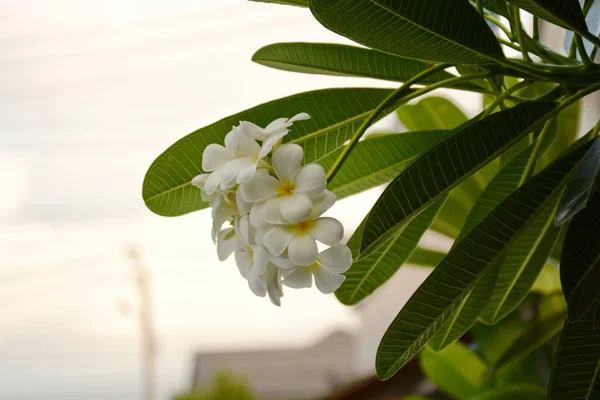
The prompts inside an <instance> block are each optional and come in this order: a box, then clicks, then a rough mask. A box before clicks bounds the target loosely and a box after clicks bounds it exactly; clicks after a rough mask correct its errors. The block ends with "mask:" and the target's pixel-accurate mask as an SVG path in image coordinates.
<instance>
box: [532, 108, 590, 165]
mask: <svg viewBox="0 0 600 400" xmlns="http://www.w3.org/2000/svg"><path fill="white" fill-rule="evenodd" d="M580 113H581V103H580V102H576V103H573V104H571V105H570V106H569V107H567V108H565V109H564V110H562V111H561V112H560V114H559V115H558V118H557V120H556V122H555V123H554V124H553V125H552V127H551V129H550V130H549V131H548V132H546V134H545V135H544V137H543V138H542V143H541V146H540V150H539V157H538V162H537V163H536V165H537V166H538V167H540V169H541V168H543V167H545V166H546V165H548V164H550V163H551V162H552V161H554V160H556V158H557V157H559V156H561V155H562V153H563V152H564V151H565V149H567V148H568V147H569V146H571V145H572V144H573V143H575V141H576V140H577V133H578V131H579V119H580Z"/></svg>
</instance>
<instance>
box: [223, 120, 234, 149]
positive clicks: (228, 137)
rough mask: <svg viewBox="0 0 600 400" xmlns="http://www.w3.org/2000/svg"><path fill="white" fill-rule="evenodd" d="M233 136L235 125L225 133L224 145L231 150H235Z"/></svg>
mask: <svg viewBox="0 0 600 400" xmlns="http://www.w3.org/2000/svg"><path fill="white" fill-rule="evenodd" d="M234 137H235V126H234V127H233V128H231V130H230V131H229V132H228V133H227V135H225V147H226V148H227V149H228V150H231V151H234V150H235V143H234Z"/></svg>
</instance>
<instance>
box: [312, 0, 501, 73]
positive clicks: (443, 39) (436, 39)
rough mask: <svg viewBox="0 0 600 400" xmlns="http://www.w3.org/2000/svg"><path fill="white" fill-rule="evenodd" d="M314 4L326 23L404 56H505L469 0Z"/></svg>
mask: <svg viewBox="0 0 600 400" xmlns="http://www.w3.org/2000/svg"><path fill="white" fill-rule="evenodd" d="M310 9H311V11H312V13H313V14H314V16H315V18H316V19H317V20H318V21H319V22H320V23H321V24H322V25H323V26H325V27H326V28H327V29H329V30H332V31H333V32H336V33H338V34H340V35H342V36H346V37H347V38H350V39H352V40H354V41H355V42H357V43H360V44H362V45H365V46H367V47H371V48H373V49H375V50H379V51H383V52H385V53H390V54H395V55H397V56H400V57H408V58H413V59H417V60H423V61H431V62H448V63H453V64H485V63H489V62H490V61H491V60H494V59H503V58H504V54H503V53H502V48H501V47H500V45H499V43H498V41H497V40H496V38H495V36H494V34H493V32H492V31H491V30H490V28H489V27H488V26H487V24H486V23H485V21H484V20H483V19H482V18H481V16H480V15H479V14H478V13H477V11H476V10H475V9H474V8H473V7H471V5H470V4H469V3H468V2H467V1H447V0H420V1H414V0H311V2H310Z"/></svg>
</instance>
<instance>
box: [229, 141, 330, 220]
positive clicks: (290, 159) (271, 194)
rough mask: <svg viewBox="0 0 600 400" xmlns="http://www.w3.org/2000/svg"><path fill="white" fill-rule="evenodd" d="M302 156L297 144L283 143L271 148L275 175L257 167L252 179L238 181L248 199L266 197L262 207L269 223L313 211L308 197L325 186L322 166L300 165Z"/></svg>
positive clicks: (250, 200)
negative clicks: (240, 182)
mask: <svg viewBox="0 0 600 400" xmlns="http://www.w3.org/2000/svg"><path fill="white" fill-rule="evenodd" d="M303 156H304V154H303V151H302V147H300V146H299V145H297V144H284V145H282V146H280V147H279V148H277V149H276V150H275V151H274V152H273V157H272V163H273V169H274V170H275V175H276V176H277V177H273V176H271V175H269V173H268V172H267V171H258V172H257V173H256V175H255V177H254V179H252V180H250V181H249V182H246V183H244V184H242V185H240V190H241V192H242V196H243V197H244V198H245V199H246V200H247V201H249V202H262V201H266V203H265V204H264V205H263V206H262V211H263V218H264V219H265V221H267V222H268V223H271V224H281V223H285V222H286V221H288V222H299V221H304V220H306V219H308V218H309V217H310V215H311V213H312V211H313V204H312V201H311V200H310V198H311V197H314V196H317V195H320V194H321V193H323V191H324V190H325V187H326V186H327V179H326V177H325V170H324V169H323V167H322V166H320V165H319V164H306V165H304V166H302V167H301V165H302V158H303ZM282 217H283V218H284V219H282Z"/></svg>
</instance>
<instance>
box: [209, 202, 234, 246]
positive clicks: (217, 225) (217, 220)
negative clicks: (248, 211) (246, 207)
mask: <svg viewBox="0 0 600 400" xmlns="http://www.w3.org/2000/svg"><path fill="white" fill-rule="evenodd" d="M214 211H215V212H214V216H213V225H212V239H213V241H216V239H217V233H218V232H219V231H220V230H221V227H222V226H223V224H224V223H225V222H228V221H231V220H232V219H233V216H234V215H235V214H236V212H237V211H236V209H235V208H233V207H231V206H229V205H227V204H222V205H221V206H220V207H219V208H216V209H214Z"/></svg>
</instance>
